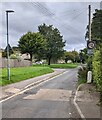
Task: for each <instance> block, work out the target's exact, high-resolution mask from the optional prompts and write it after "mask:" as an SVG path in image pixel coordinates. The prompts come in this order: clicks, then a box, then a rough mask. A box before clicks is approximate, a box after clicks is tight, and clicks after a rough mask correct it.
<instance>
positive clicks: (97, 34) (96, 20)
mask: <svg viewBox="0 0 102 120" xmlns="http://www.w3.org/2000/svg"><path fill="white" fill-rule="evenodd" d="M91 29H92V36H91V39H92V40H95V41H96V42H97V45H99V44H100V42H98V41H101V42H102V34H101V31H102V10H97V9H96V10H95V13H94V14H93V18H92V24H91ZM88 30H89V26H87V32H86V38H88V36H89V32H88Z"/></svg>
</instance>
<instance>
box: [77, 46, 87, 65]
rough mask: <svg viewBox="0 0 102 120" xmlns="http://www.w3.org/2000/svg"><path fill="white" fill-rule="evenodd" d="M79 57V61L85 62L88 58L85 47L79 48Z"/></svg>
mask: <svg viewBox="0 0 102 120" xmlns="http://www.w3.org/2000/svg"><path fill="white" fill-rule="evenodd" d="M79 57H80V61H81V62H82V63H85V62H87V60H88V56H87V48H84V49H82V50H80V52H79Z"/></svg>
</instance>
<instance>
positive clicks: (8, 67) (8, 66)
mask: <svg viewBox="0 0 102 120" xmlns="http://www.w3.org/2000/svg"><path fill="white" fill-rule="evenodd" d="M6 20H7V21H6V22H7V76H8V80H10V64H9V37H8V12H7V11H6Z"/></svg>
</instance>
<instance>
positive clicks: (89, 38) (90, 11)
mask: <svg viewBox="0 0 102 120" xmlns="http://www.w3.org/2000/svg"><path fill="white" fill-rule="evenodd" d="M89 41H91V5H89Z"/></svg>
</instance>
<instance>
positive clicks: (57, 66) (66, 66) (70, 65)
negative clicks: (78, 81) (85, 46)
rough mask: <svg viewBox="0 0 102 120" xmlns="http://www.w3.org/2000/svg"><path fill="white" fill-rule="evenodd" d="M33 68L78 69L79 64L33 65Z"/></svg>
mask: <svg viewBox="0 0 102 120" xmlns="http://www.w3.org/2000/svg"><path fill="white" fill-rule="evenodd" d="M33 66H48V67H50V68H61V69H64V68H65V69H66V68H76V67H77V66H78V64H73V63H68V64H51V65H33Z"/></svg>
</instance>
